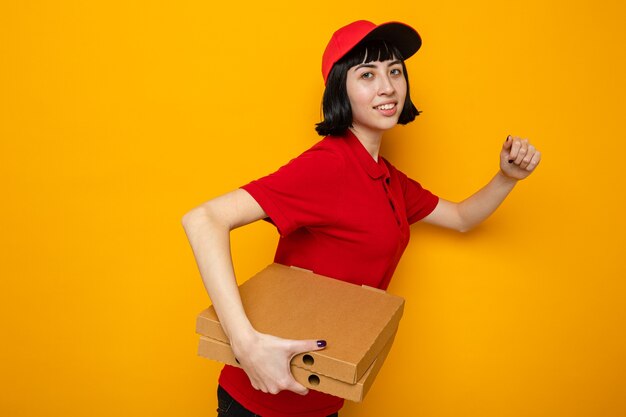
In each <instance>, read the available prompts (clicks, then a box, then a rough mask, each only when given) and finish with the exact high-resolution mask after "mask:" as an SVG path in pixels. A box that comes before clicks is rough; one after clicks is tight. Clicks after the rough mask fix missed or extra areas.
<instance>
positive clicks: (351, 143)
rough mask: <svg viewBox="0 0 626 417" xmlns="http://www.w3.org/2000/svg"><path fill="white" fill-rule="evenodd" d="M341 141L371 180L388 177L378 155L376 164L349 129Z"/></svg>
mask: <svg viewBox="0 0 626 417" xmlns="http://www.w3.org/2000/svg"><path fill="white" fill-rule="evenodd" d="M342 136H343V140H344V141H345V143H346V144H347V145H348V147H349V148H350V150H351V151H352V153H353V154H354V156H355V157H356V159H357V160H358V161H359V164H361V166H362V167H363V169H364V170H365V172H367V173H368V175H369V176H370V177H372V179H375V180H377V179H380V178H382V177H388V176H389V173H388V171H387V169H386V167H384V166H383V164H384V162H383V158H382V157H381V156H380V155H378V162H376V161H374V158H372V155H370V153H369V152H368V151H367V149H365V146H363V144H362V143H361V141H360V140H359V139H358V138H357V137H356V136H355V135H354V133H352V131H351V130H350V129H346V133H344V134H343V135H342Z"/></svg>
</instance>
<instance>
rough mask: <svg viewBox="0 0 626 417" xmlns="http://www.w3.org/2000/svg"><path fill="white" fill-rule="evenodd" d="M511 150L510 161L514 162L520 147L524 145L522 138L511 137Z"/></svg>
mask: <svg viewBox="0 0 626 417" xmlns="http://www.w3.org/2000/svg"><path fill="white" fill-rule="evenodd" d="M511 142H513V143H512V144H511V152H509V163H513V161H515V159H516V158H517V155H518V153H519V150H520V148H521V147H522V143H521V142H520V139H519V138H517V137H511Z"/></svg>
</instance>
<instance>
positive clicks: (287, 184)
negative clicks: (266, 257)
mask: <svg viewBox="0 0 626 417" xmlns="http://www.w3.org/2000/svg"><path fill="white" fill-rule="evenodd" d="M420 46H421V39H420V36H419V35H418V33H417V32H416V31H415V30H414V29H413V28H411V27H410V26H407V25H405V24H402V23H398V22H390V23H385V24H382V25H375V24H373V23H371V22H366V21H357V22H353V23H351V24H349V25H347V26H345V27H343V28H341V29H339V30H338V31H337V32H335V33H334V34H333V36H332V38H331V40H330V42H329V43H328V45H327V47H326V50H325V52H324V56H323V60H322V74H323V76H324V81H325V83H326V89H325V92H324V98H323V113H324V120H323V121H322V122H321V123H319V124H318V125H317V127H316V130H317V132H318V133H319V134H320V135H322V136H324V139H322V140H321V141H320V142H318V143H317V144H315V145H314V146H313V147H312V148H310V149H309V150H307V151H305V152H304V153H303V154H301V155H300V156H298V157H297V158H295V159H293V160H292V161H290V162H289V163H288V164H287V165H285V166H283V167H282V168H280V169H279V170H278V171H276V172H274V173H273V174H270V175H268V176H266V177H263V178H260V179H258V180H255V181H252V182H251V183H249V184H246V185H244V186H242V187H241V188H240V189H237V190H235V191H232V192H230V193H227V194H225V195H222V196H219V197H217V198H214V199H212V200H210V201H208V202H206V203H204V204H202V205H200V206H198V207H196V208H194V209H192V210H191V211H189V212H188V213H187V214H185V216H184V217H183V226H184V228H185V231H186V233H187V236H188V238H189V241H190V243H191V246H192V248H193V252H194V255H195V258H196V261H197V263H198V267H199V269H200V273H201V275H202V279H203V281H204V284H205V287H206V289H207V291H208V293H209V296H210V297H211V300H212V302H213V304H214V306H215V309H216V311H217V313H218V316H219V318H220V322H221V323H222V326H223V328H224V330H225V332H226V333H227V335H228V337H229V340H230V341H231V346H232V349H233V351H234V353H235V355H236V356H237V358H238V359H239V361H240V363H241V369H239V368H234V367H230V366H225V367H224V369H223V371H222V374H221V375H220V379H219V383H220V386H219V388H218V401H219V407H218V415H219V416H254V415H262V416H264V417H284V416H292V417H296V416H298V417H326V416H331V415H337V412H338V410H339V409H340V408H341V407H342V405H343V400H341V399H339V398H336V397H333V396H330V395H327V394H323V393H320V392H316V391H310V392H309V391H308V390H307V389H306V388H305V387H303V386H302V385H300V384H299V383H297V382H296V381H295V380H294V379H293V377H292V375H291V373H290V370H289V361H290V359H291V358H292V357H293V356H294V355H296V354H299V353H301V352H306V351H313V350H318V349H323V348H324V347H325V346H326V342H325V341H324V340H300V341H296V340H284V339H280V338H277V337H274V336H272V335H268V334H262V333H259V332H257V331H256V330H255V329H254V328H253V327H252V326H251V324H250V322H249V321H248V319H247V317H246V315H245V312H244V310H243V307H242V305H241V300H240V297H239V293H238V289H237V283H236V280H235V276H234V273H233V266H232V259H231V256H230V243H229V234H230V231H231V230H233V229H235V228H237V227H240V226H243V225H246V224H249V223H251V222H254V221H257V220H260V219H266V220H268V221H270V222H272V223H273V224H274V225H275V226H276V228H277V229H278V231H279V233H280V240H279V243H278V247H277V250H276V255H275V261H276V262H278V263H282V264H285V265H295V266H298V267H301V268H305V269H309V270H312V271H314V272H315V273H318V274H321V275H326V276H330V277H333V278H337V279H341V280H344V281H348V282H352V283H355V284H366V285H370V286H374V287H378V288H382V289H386V288H387V286H388V285H389V281H390V280H391V277H392V275H393V272H394V270H395V268H396V265H397V264H398V261H399V260H400V256H401V255H402V253H403V251H404V249H405V248H406V245H407V244H408V241H409V225H410V224H412V223H415V222H417V221H419V220H423V221H425V222H427V223H431V224H435V225H438V226H442V227H446V228H451V229H456V230H459V231H466V230H469V229H471V228H472V227H474V226H475V225H477V224H479V223H480V222H482V221H483V220H485V219H486V218H487V217H488V216H489V215H490V214H491V213H493V212H494V210H495V209H496V208H497V207H498V206H499V205H500V203H502V201H503V200H504V199H505V198H506V196H507V195H508V194H509V192H510V191H511V190H512V189H513V187H514V186H515V184H516V182H517V181H518V180H521V179H523V178H526V177H527V176H528V175H529V174H530V173H531V172H533V170H534V169H535V168H536V167H537V164H538V163H539V161H540V158H541V157H540V153H539V152H538V151H537V150H536V149H535V148H534V147H533V146H532V145H531V144H530V143H529V142H528V141H527V140H525V139H520V138H518V137H513V136H509V137H507V138H506V141H505V142H504V144H503V146H502V149H501V151H500V169H499V170H498V172H497V173H496V175H495V176H494V177H493V179H492V180H491V181H490V182H489V183H488V184H487V185H485V186H484V187H483V188H482V189H480V190H479V191H477V192H476V193H475V194H473V195H472V196H470V197H469V198H467V199H466V200H464V201H462V202H460V203H454V202H450V201H446V200H444V199H442V198H438V197H437V196H435V195H434V194H433V193H431V192H430V191H428V190H426V189H424V188H423V187H422V186H421V185H420V184H419V183H418V182H416V181H414V180H412V179H410V178H408V177H407V176H406V175H405V174H403V173H402V172H401V171H400V170H398V169H396V168H395V167H394V166H393V165H391V164H390V163H389V162H388V161H387V160H385V159H384V158H382V157H381V156H379V149H380V144H381V140H382V136H383V133H384V132H385V131H387V130H389V129H391V128H392V127H394V126H395V125H396V124H398V123H400V124H406V123H409V122H411V121H412V120H414V119H415V117H416V116H417V115H418V114H419V112H418V111H417V109H416V108H415V106H414V105H413V103H412V102H411V98H410V94H409V81H408V77H407V72H406V67H405V65H404V60H405V59H407V58H409V57H410V56H411V55H413V54H414V53H415V52H417V50H418V49H419V48H420Z"/></svg>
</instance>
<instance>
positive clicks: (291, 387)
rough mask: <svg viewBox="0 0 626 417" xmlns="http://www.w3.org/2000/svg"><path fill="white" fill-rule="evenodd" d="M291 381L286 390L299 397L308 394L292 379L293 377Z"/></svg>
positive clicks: (305, 389) (305, 388)
mask: <svg viewBox="0 0 626 417" xmlns="http://www.w3.org/2000/svg"><path fill="white" fill-rule="evenodd" d="M291 381H292V382H291V384H289V385H288V386H287V387H286V389H288V390H289V391H292V392H295V393H296V394H300V395H307V394H308V393H309V389H308V388H307V387H305V386H304V385H302V384H300V383H299V382H298V381H296V380H295V379H293V377H292V378H291Z"/></svg>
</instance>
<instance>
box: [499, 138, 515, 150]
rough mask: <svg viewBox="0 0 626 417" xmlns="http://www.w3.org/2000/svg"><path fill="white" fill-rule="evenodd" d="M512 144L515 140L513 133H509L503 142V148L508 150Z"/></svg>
mask: <svg viewBox="0 0 626 417" xmlns="http://www.w3.org/2000/svg"><path fill="white" fill-rule="evenodd" d="M511 146H513V141H512V140H511V135H508V136H507V137H506V140H505V141H504V143H503V144H502V150H504V151H508V150H510V149H511Z"/></svg>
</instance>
